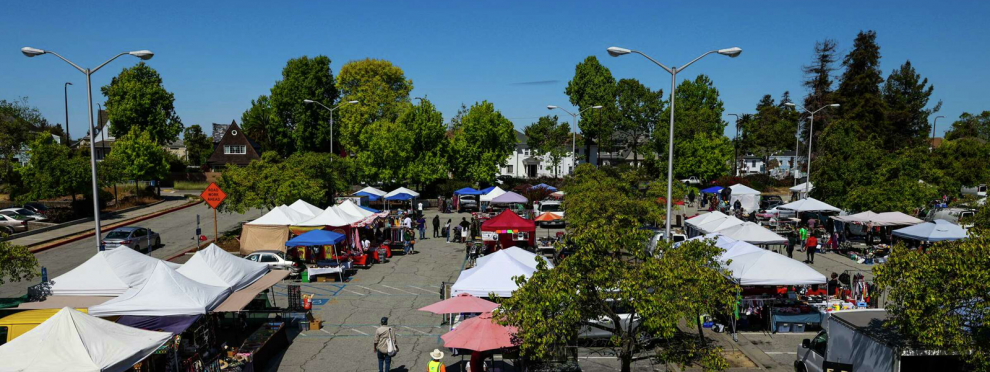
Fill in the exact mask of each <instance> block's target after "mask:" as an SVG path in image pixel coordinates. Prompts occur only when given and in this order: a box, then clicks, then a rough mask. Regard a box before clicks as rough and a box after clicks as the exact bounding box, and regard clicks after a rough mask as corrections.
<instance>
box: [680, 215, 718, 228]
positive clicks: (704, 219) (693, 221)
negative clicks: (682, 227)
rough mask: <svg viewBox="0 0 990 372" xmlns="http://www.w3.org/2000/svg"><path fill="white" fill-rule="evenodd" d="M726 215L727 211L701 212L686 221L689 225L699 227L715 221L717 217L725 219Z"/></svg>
mask: <svg viewBox="0 0 990 372" xmlns="http://www.w3.org/2000/svg"><path fill="white" fill-rule="evenodd" d="M726 217H728V216H726V215H725V213H722V212H719V211H714V212H709V213H704V214H699V215H697V216H694V217H691V218H688V219H687V220H685V221H684V222H685V223H687V224H688V225H691V226H694V227H698V226H701V225H704V224H705V223H708V222H711V221H714V220H716V219H724V218H726Z"/></svg>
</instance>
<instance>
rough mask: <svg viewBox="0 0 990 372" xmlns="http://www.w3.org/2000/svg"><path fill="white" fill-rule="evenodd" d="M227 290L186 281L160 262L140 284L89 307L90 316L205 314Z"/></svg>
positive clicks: (224, 295) (225, 294)
mask: <svg viewBox="0 0 990 372" xmlns="http://www.w3.org/2000/svg"><path fill="white" fill-rule="evenodd" d="M230 293H231V292H230V290H229V289H227V288H226V287H217V286H211V285H207V284H203V283H200V282H197V281H195V280H192V279H190V278H187V277H186V276H184V275H182V274H180V273H179V272H178V271H175V270H174V269H172V268H170V267H168V266H167V265H165V264H164V263H159V264H158V265H157V266H155V269H154V271H153V272H152V273H151V276H150V277H149V278H148V281H147V282H145V283H144V284H143V285H141V286H139V287H135V288H131V289H128V290H127V292H124V294H122V295H120V297H117V298H115V299H112V300H110V301H107V302H104V303H102V304H100V305H96V306H93V307H90V308H89V314H90V315H93V316H100V317H105V316H114V315H147V316H167V315H196V314H206V313H207V312H208V311H210V310H213V309H214V308H216V307H217V306H218V305H220V303H222V302H223V301H224V300H225V299H226V298H227V296H228V295H230Z"/></svg>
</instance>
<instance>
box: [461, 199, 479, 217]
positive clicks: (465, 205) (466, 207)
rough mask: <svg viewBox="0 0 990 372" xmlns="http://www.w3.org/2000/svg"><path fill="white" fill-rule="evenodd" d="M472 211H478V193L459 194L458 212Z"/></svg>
mask: <svg viewBox="0 0 990 372" xmlns="http://www.w3.org/2000/svg"><path fill="white" fill-rule="evenodd" d="M471 211H474V212H477V211H478V196H477V195H461V196H458V202H457V213H463V212H471Z"/></svg>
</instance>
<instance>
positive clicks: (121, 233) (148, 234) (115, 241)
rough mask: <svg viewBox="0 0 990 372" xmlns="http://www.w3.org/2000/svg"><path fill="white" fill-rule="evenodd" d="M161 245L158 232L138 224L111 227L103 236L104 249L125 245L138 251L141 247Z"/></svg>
mask: <svg viewBox="0 0 990 372" xmlns="http://www.w3.org/2000/svg"><path fill="white" fill-rule="evenodd" d="M152 243H154V244H152ZM161 245H162V237H161V236H159V235H158V233H156V232H154V231H151V230H150V229H148V228H144V227H138V226H127V227H119V228H116V229H113V230H111V231H110V232H109V233H107V236H106V237H105V238H103V247H104V249H106V250H110V249H116V248H120V247H126V248H131V249H133V250H136V251H140V250H141V249H148V248H154V247H159V246H161Z"/></svg>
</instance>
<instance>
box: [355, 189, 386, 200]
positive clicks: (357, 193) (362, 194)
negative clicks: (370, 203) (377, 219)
mask: <svg viewBox="0 0 990 372" xmlns="http://www.w3.org/2000/svg"><path fill="white" fill-rule="evenodd" d="M354 195H357V196H367V197H368V200H378V199H381V198H382V197H381V196H378V195H375V194H372V193H370V192H364V191H358V192H356V193H354Z"/></svg>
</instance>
